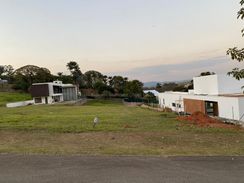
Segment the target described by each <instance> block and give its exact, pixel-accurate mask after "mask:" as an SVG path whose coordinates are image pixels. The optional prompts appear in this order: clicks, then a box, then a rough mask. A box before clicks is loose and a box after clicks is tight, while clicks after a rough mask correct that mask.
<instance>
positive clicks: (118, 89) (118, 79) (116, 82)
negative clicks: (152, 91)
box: [109, 76, 128, 94]
mask: <svg viewBox="0 0 244 183" xmlns="http://www.w3.org/2000/svg"><path fill="white" fill-rule="evenodd" d="M127 82H128V78H124V77H122V76H114V77H109V86H110V87H111V88H113V90H114V93H115V94H123V93H124V90H125V87H126V83H127Z"/></svg>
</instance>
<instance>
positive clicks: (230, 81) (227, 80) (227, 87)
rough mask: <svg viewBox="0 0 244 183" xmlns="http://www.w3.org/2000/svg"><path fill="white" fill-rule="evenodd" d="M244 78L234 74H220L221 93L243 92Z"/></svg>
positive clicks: (219, 86)
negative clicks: (235, 76) (234, 76)
mask: <svg viewBox="0 0 244 183" xmlns="http://www.w3.org/2000/svg"><path fill="white" fill-rule="evenodd" d="M242 86H244V79H241V80H237V79H235V78H233V77H232V76H227V75H218V88H219V94H230V93H242V91H243V89H241V88H242Z"/></svg>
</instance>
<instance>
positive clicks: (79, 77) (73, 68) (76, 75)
mask: <svg viewBox="0 0 244 183" xmlns="http://www.w3.org/2000/svg"><path fill="white" fill-rule="evenodd" d="M66 66H67V68H68V70H69V71H70V73H71V76H72V78H73V82H74V84H76V85H78V86H79V87H80V88H81V87H83V86H84V77H83V74H82V72H81V70H80V66H79V65H78V64H77V62H75V61H70V62H69V63H67V65H66Z"/></svg>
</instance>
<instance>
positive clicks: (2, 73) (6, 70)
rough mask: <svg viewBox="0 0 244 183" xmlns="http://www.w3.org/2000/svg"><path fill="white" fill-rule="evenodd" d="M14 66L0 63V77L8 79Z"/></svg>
mask: <svg viewBox="0 0 244 183" xmlns="http://www.w3.org/2000/svg"><path fill="white" fill-rule="evenodd" d="M13 71H14V68H13V66H12V65H0V77H1V78H2V79H7V80H10V79H11V78H12V77H11V76H12V74H13Z"/></svg>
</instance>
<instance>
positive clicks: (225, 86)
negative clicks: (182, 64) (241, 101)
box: [193, 75, 244, 95]
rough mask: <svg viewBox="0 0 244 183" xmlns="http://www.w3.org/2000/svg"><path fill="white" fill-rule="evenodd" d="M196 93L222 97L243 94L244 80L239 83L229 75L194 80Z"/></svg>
mask: <svg viewBox="0 0 244 183" xmlns="http://www.w3.org/2000/svg"><path fill="white" fill-rule="evenodd" d="M193 84H194V93H195V94H197V95H201V94H205V95H206V94H207V95H220V94H233V93H242V91H243V90H242V86H244V79H242V80H240V81H238V80H236V79H235V78H233V77H230V76H227V75H210V76H202V77H195V78H193Z"/></svg>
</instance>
